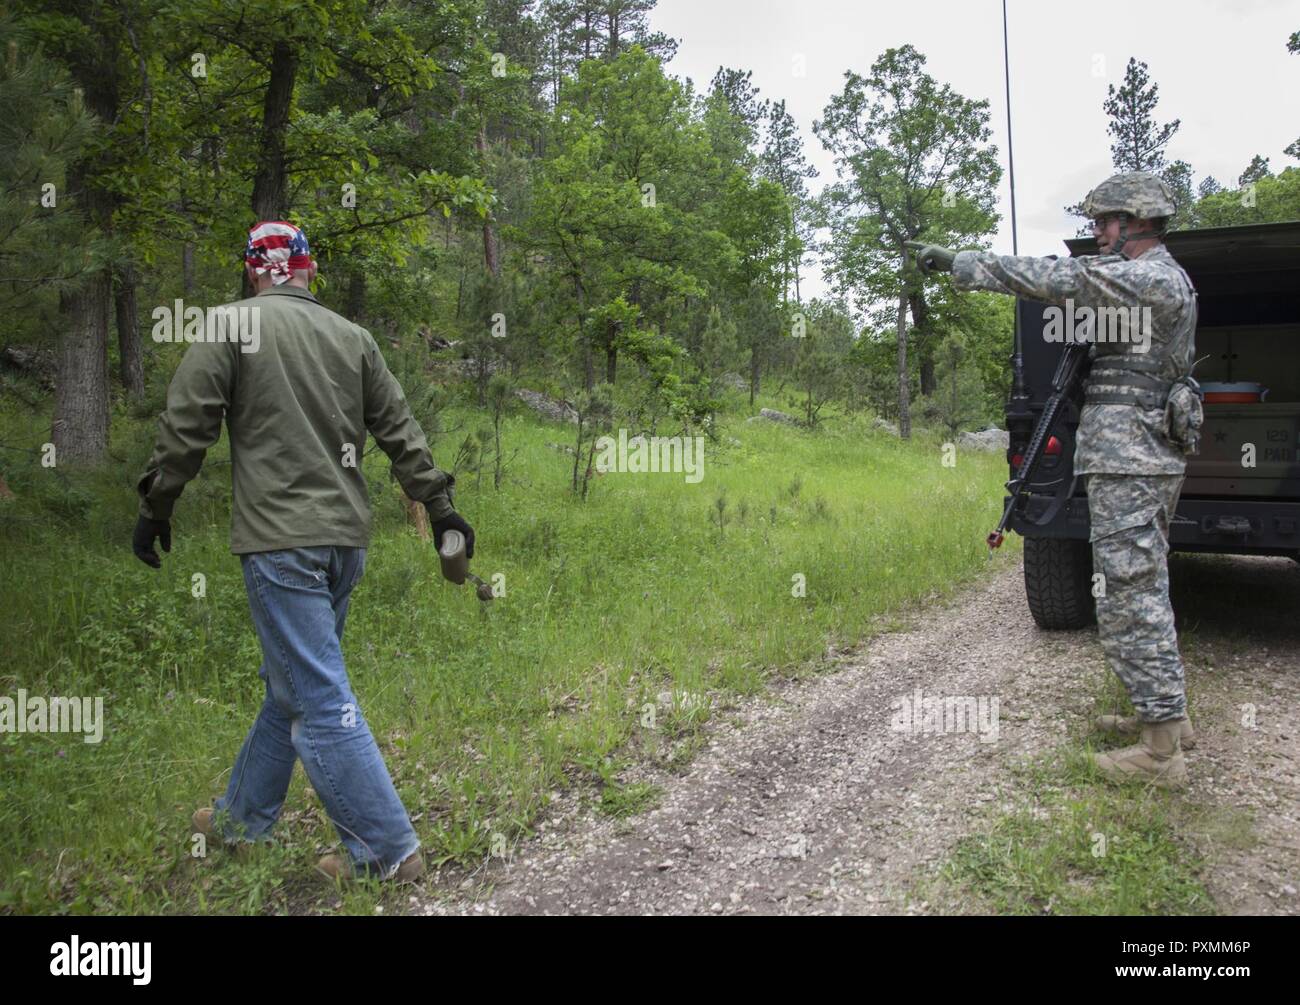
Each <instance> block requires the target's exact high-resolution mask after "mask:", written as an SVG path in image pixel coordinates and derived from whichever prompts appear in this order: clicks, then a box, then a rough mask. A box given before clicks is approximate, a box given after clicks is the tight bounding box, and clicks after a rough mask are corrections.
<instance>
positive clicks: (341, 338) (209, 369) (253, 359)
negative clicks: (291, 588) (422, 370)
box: [137, 284, 455, 555]
mask: <svg viewBox="0 0 1300 1005" xmlns="http://www.w3.org/2000/svg"><path fill="white" fill-rule="evenodd" d="M232 306H233V307H235V308H236V309H239V310H242V312H243V318H244V319H243V323H242V324H241V325H240V326H239V327H238V328H232V327H230V326H229V320H230V319H229V318H227V322H226V325H225V326H224V327H223V326H222V325H221V324H220V323H219V324H217V325H213V326H209V330H211V331H215V332H216V333H217V338H218V339H223V340H214V341H196V342H194V344H192V345H191V346H190V347H189V349H187V350H186V352H185V355H184V357H183V358H182V359H181V362H180V365H179V366H178V367H177V369H176V374H175V376H173V377H172V382H171V385H170V386H169V387H168V389H167V410H166V411H165V412H163V413H162V415H161V416H160V417H159V421H158V439H157V443H156V445H155V447H154V452H153V456H152V458H151V459H150V461H149V468H148V470H147V471H146V472H145V473H144V475H143V476H142V477H141V478H140V481H139V484H138V486H137V489H138V491H139V493H140V497H141V498H140V513H141V515H143V516H146V517H149V518H151V519H155V520H167V519H170V518H171V512H172V507H173V505H174V504H175V502H176V499H177V497H178V496H180V494H181V490H182V489H184V487H185V483H186V482H188V481H189V480H190V479H191V478H193V477H194V476H195V475H196V474H198V471H199V467H200V466H201V465H202V464H203V457H204V454H205V453H206V452H207V449H208V448H209V447H210V446H212V444H213V443H215V442H216V441H217V439H218V437H219V436H220V435H221V420H222V417H223V416H224V417H225V420H226V426H227V428H228V429H229V431H230V459H231V482H232V485H233V490H234V498H233V501H232V505H231V519H230V550H231V551H232V552H234V553H235V554H237V555H240V554H246V553H249V552H257V551H276V550H280V549H284V548H298V547H309V546H313V545H344V546H350V547H358V548H364V547H365V546H366V545H367V544H368V543H369V540H370V506H369V503H368V501H367V497H366V482H365V478H364V477H363V476H362V472H361V455H362V451H363V449H364V447H365V444H366V433H367V432H369V433H370V435H372V436H373V437H374V438H375V442H376V443H378V444H379V446H380V447H381V448H382V449H383V451H384V453H386V454H387V455H388V457H389V459H390V460H391V461H392V465H393V472H394V474H395V475H396V476H397V480H398V482H399V483H400V484H401V486H402V488H403V490H405V492H406V494H407V495H408V496H410V497H411V498H412V499H414V500H416V501H417V502H422V503H424V504H425V505H426V506H427V507H428V509H429V514H430V516H431V517H432V518H433V519H434V520H437V519H440V518H442V517H444V516H446V515H447V514H448V513H450V512H452V503H451V487H452V485H453V483H454V481H455V479H454V478H453V477H452V476H451V475H449V474H447V473H445V472H443V471H439V470H438V468H437V466H436V465H435V464H434V463H433V457H432V456H431V455H430V453H429V445H428V442H427V441H426V440H425V438H424V433H423V432H422V431H421V429H420V426H419V424H418V423H417V422H416V421H415V419H414V417H413V416H412V415H411V410H410V408H409V406H408V405H407V403H406V396H405V395H404V394H403V393H402V388H401V386H400V385H399V384H398V383H397V380H396V379H395V378H394V377H393V375H392V374H391V373H390V372H389V370H388V366H387V364H386V363H385V362H384V357H383V355H382V354H381V353H380V351H379V347H378V346H377V345H376V344H375V340H374V339H373V338H372V337H371V335H370V333H369V332H368V331H366V330H365V329H364V328H361V327H360V326H358V325H354V324H353V323H352V322H350V321H348V320H346V319H345V318H342V317H340V316H339V315H337V314H335V313H334V312H333V311H331V310H329V309H328V308H326V307H324V306H322V305H321V304H320V302H319V301H317V300H316V298H315V297H313V296H312V295H311V293H309V292H308V291H307V290H305V289H302V288H301V287H295V286H289V285H287V284H286V285H283V286H276V287H272V288H271V289H268V290H263V291H262V292H261V293H259V294H258V295H257V296H255V297H252V298H251V299H248V300H243V301H240V302H239V303H238V304H234V305H232ZM232 331H233V332H237V333H238V334H237V335H230V334H227V332H232Z"/></svg>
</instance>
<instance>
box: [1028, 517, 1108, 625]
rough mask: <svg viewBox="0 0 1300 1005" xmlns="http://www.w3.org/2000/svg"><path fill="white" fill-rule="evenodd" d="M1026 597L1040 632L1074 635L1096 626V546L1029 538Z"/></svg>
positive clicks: (1061, 540) (1085, 543)
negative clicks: (1093, 577) (1046, 630)
mask: <svg viewBox="0 0 1300 1005" xmlns="http://www.w3.org/2000/svg"><path fill="white" fill-rule="evenodd" d="M1025 597H1026V598H1027V599H1028V600H1029V613H1030V614H1032V615H1033V616H1034V621H1035V622H1036V623H1037V624H1038V627H1039V628H1046V629H1048V630H1049V631H1072V630H1076V629H1079V628H1086V627H1087V626H1088V625H1090V624H1092V623H1093V622H1094V621H1095V620H1096V619H1097V610H1096V606H1095V605H1094V602H1093V598H1092V546H1091V545H1090V544H1089V543H1088V542H1087V541H1076V540H1072V539H1070V538H1061V537H1027V538H1025Z"/></svg>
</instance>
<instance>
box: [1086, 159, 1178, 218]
mask: <svg viewBox="0 0 1300 1005" xmlns="http://www.w3.org/2000/svg"><path fill="white" fill-rule="evenodd" d="M1175 209H1176V207H1175V206H1174V195H1173V193H1172V192H1171V191H1169V186H1168V185H1166V184H1165V183H1164V181H1163V180H1162V179H1161V178H1160V177H1159V176H1157V175H1153V174H1151V173H1150V172H1149V171H1126V172H1124V173H1123V174H1116V175H1111V176H1110V177H1109V178H1107V179H1106V180H1105V181H1104V182H1102V183H1101V184H1100V185H1098V186H1097V187H1096V188H1094V189H1093V190H1092V191H1091V192H1089V193H1088V195H1087V198H1085V199H1084V200H1083V212H1084V215H1085V216H1089V217H1093V218H1096V217H1098V216H1101V215H1102V214H1104V213H1128V214H1129V215H1130V216H1132V217H1136V218H1138V219H1145V220H1154V219H1158V218H1161V217H1170V216H1173V215H1174V212H1175Z"/></svg>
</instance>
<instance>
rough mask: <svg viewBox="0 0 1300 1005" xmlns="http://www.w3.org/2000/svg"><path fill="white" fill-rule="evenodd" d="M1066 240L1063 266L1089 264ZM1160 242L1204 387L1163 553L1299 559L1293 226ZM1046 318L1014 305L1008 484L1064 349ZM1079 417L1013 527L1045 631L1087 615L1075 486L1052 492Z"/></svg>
mask: <svg viewBox="0 0 1300 1005" xmlns="http://www.w3.org/2000/svg"><path fill="white" fill-rule="evenodd" d="M1065 244H1066V247H1067V248H1068V249H1069V252H1070V254H1071V255H1073V256H1079V255H1095V254H1097V245H1096V242H1095V241H1094V240H1092V239H1091V238H1077V239H1074V240H1069V241H1066V242H1065ZM1166 245H1167V246H1168V249H1169V252H1170V253H1171V254H1172V255H1173V256H1174V258H1176V259H1177V260H1178V262H1179V264H1181V265H1182V266H1183V268H1184V269H1186V270H1187V274H1188V275H1189V276H1190V277H1191V279H1192V283H1193V284H1194V285H1195V287H1196V291H1197V295H1198V302H1199V316H1198V322H1197V329H1196V353H1195V359H1196V360H1197V363H1196V367H1195V370H1194V371H1193V375H1194V376H1195V377H1196V379H1197V380H1198V381H1199V382H1200V383H1201V384H1202V386H1203V387H1204V388H1206V390H1207V394H1206V400H1205V425H1204V427H1203V429H1202V436H1201V450H1200V453H1199V454H1198V455H1197V456H1194V457H1191V458H1189V459H1188V464H1187V480H1186V481H1185V482H1184V484H1183V491H1182V496H1181V497H1180V499H1179V502H1178V512H1177V516H1176V518H1175V520H1174V521H1173V523H1172V525H1171V528H1170V543H1171V547H1172V549H1173V550H1176V551H1192V552H1196V551H1199V552H1219V553H1226V554H1239V555H1285V556H1289V557H1291V558H1293V559H1296V560H1297V561H1300V458H1298V457H1297V449H1298V447H1300V222H1295V223H1271V224H1257V225H1251V226H1238V227H1217V228H1207V229H1202V230H1185V231H1176V232H1173V233H1170V234H1169V235H1167V237H1166ZM1046 309H1047V305H1046V304H1042V303H1038V302H1036V301H1031V300H1020V301H1019V302H1018V304H1017V310H1018V313H1019V317H1018V321H1019V338H1018V342H1019V346H1018V351H1017V357H1018V358H1020V359H1022V360H1023V363H1022V364H1018V365H1017V367H1016V368H1017V369H1018V370H1019V371H1020V372H1019V379H1018V380H1016V382H1015V384H1014V385H1013V389H1012V393H1011V397H1010V399H1009V400H1008V403H1007V412H1006V420H1007V430H1008V432H1009V434H1010V435H1009V443H1010V446H1009V448H1008V450H1007V462H1008V464H1010V465H1011V471H1012V473H1013V475H1014V473H1015V470H1016V468H1017V467H1018V466H1019V461H1020V457H1021V455H1022V454H1023V452H1024V450H1025V448H1026V446H1027V444H1028V443H1029V440H1030V437H1031V436H1032V434H1033V430H1034V425H1035V423H1036V421H1037V417H1038V415H1039V413H1041V411H1042V409H1043V405H1044V403H1045V401H1046V399H1047V396H1048V393H1049V391H1050V385H1051V380H1052V375H1053V372H1054V371H1055V368H1056V365H1057V362H1058V361H1059V359H1060V356H1061V352H1062V345H1061V343H1060V342H1059V341H1049V340H1048V339H1047V338H1045V337H1044V327H1045V324H1046V320H1045V319H1046V318H1047V317H1048V315H1047V314H1046V313H1045V312H1046ZM1081 407H1082V401H1081V395H1080V396H1077V397H1076V400H1074V401H1071V402H1069V403H1068V404H1067V405H1066V407H1065V410H1064V412H1063V414H1062V417H1061V420H1060V421H1059V422H1058V424H1057V429H1056V432H1055V435H1054V436H1053V437H1052V439H1051V440H1049V441H1048V444H1047V449H1046V452H1045V455H1044V457H1043V460H1042V463H1041V464H1040V465H1039V466H1038V468H1037V470H1036V472H1035V475H1034V479H1033V482H1034V485H1033V486H1032V488H1033V490H1034V493H1035V494H1034V495H1033V496H1032V497H1031V498H1030V500H1029V503H1028V505H1027V506H1026V507H1025V509H1024V510H1023V511H1022V512H1020V513H1018V514H1017V515H1016V516H1015V517H1014V518H1013V520H1012V523H1011V527H1012V529H1014V530H1015V531H1017V532H1018V533H1019V534H1020V535H1021V536H1022V537H1023V538H1024V564H1025V593H1026V595H1027V597H1028V600H1029V610H1030V612H1031V613H1032V614H1033V617H1034V620H1035V621H1036V622H1037V623H1038V624H1039V625H1040V626H1041V627H1043V628H1049V629H1075V628H1082V627H1084V626H1086V625H1088V624H1090V623H1091V622H1092V621H1094V620H1095V618H1096V611H1095V607H1094V602H1093V595H1092V571H1093V570H1092V549H1091V546H1090V545H1089V542H1088V526H1089V525H1088V498H1087V496H1086V494H1085V492H1084V488H1085V486H1084V485H1083V479H1080V480H1079V483H1078V484H1076V485H1075V486H1074V490H1073V492H1072V493H1071V494H1069V496H1068V498H1063V499H1062V500H1058V501H1057V502H1056V503H1055V505H1053V494H1058V495H1060V496H1062V497H1064V496H1065V495H1066V493H1067V492H1068V491H1069V485H1070V482H1071V473H1072V471H1073V466H1074V445H1075V435H1076V432H1077V430H1078V425H1079V410H1080V408H1081ZM1053 509H1054V510H1055V512H1054V513H1052V512H1051V511H1052V510H1053ZM1049 514H1050V515H1049ZM1038 521H1044V522H1042V523H1041V524H1040V523H1039V522H1038Z"/></svg>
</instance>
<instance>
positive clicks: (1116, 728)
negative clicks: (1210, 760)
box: [1093, 715, 1196, 750]
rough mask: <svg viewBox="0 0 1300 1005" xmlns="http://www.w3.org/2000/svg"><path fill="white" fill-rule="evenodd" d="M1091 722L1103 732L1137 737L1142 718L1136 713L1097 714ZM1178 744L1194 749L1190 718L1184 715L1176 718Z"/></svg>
mask: <svg viewBox="0 0 1300 1005" xmlns="http://www.w3.org/2000/svg"><path fill="white" fill-rule="evenodd" d="M1093 724H1094V725H1095V726H1096V727H1097V728H1098V729H1100V730H1101V731H1102V732H1103V733H1115V734H1116V735H1118V736H1122V737H1124V738H1125V739H1137V737H1138V734H1140V733H1141V732H1142V720H1141V719H1139V718H1138V717H1137V716H1136V715H1099V716H1097V718H1096V719H1094V720H1093ZM1178 727H1179V729H1178V745H1179V746H1180V747H1182V748H1183V750H1195V749H1196V733H1195V732H1193V730H1192V720H1191V719H1188V718H1186V717H1183V718H1182V719H1179V720H1178Z"/></svg>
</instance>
